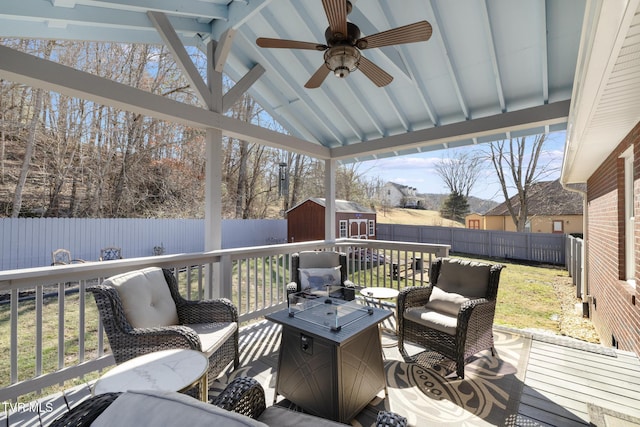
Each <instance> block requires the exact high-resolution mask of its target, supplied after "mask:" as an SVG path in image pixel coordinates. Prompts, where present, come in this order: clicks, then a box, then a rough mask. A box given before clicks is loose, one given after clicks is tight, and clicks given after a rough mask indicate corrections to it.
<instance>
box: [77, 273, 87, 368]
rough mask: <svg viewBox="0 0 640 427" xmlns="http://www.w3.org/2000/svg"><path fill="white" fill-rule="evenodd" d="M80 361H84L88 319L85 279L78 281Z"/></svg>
mask: <svg viewBox="0 0 640 427" xmlns="http://www.w3.org/2000/svg"><path fill="white" fill-rule="evenodd" d="M78 288H79V289H78V293H79V295H78V306H79V308H78V310H79V313H78V317H79V318H78V323H79V325H78V362H79V363H82V362H84V351H85V348H84V344H85V342H84V340H85V337H84V331H85V321H86V317H85V305H86V304H85V294H84V288H85V281H84V280H81V281H80V282H79V283H78Z"/></svg>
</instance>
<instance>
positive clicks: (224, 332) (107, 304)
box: [87, 267, 239, 384]
mask: <svg viewBox="0 0 640 427" xmlns="http://www.w3.org/2000/svg"><path fill="white" fill-rule="evenodd" d="M87 290H88V291H90V292H92V293H93V295H94V297H95V300H96V304H97V306H98V311H99V312H100V317H101V319H102V323H103V325H104V329H105V331H106V333H107V337H108V339H109V345H110V347H111V351H112V352H113V356H114V358H115V360H116V363H122V362H124V361H126V360H129V359H132V358H134V357H137V356H141V355H143V354H147V353H151V352H154V351H159V350H166V349H172V348H187V349H192V350H198V351H202V352H203V353H205V354H206V355H207V357H208V358H209V382H210V384H211V383H212V382H213V381H214V380H215V379H216V377H217V376H218V375H219V374H220V373H221V372H222V371H223V370H224V369H225V368H226V367H227V366H228V365H229V364H230V363H233V367H234V368H237V367H238V363H239V359H238V311H237V309H236V307H235V306H234V305H233V304H232V303H231V301H229V300H227V299H224V298H220V299H214V300H201V301H188V300H185V299H184V298H182V296H180V293H179V291H178V284H177V281H176V278H175V276H174V275H173V273H172V272H171V270H166V269H164V270H163V269H160V268H157V267H150V268H145V269H142V270H135V271H131V272H128V273H124V274H120V275H117V276H113V277H110V278H109V279H107V280H105V281H104V282H103V283H102V284H100V285H96V286H90V287H87Z"/></svg>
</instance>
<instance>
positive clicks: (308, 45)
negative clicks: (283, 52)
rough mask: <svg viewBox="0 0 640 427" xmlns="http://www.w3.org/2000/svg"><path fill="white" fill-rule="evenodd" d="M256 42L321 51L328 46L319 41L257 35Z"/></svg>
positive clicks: (262, 44) (286, 47)
mask: <svg viewBox="0 0 640 427" xmlns="http://www.w3.org/2000/svg"><path fill="white" fill-rule="evenodd" d="M256 44H257V45H258V46H260V47H269V48H279V49H306V50H319V51H323V50H325V49H327V48H328V46H325V45H323V44H321V43H312V42H299V41H296V40H282V39H270V38H267V37H259V38H257V39H256Z"/></svg>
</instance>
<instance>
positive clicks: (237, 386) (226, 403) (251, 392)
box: [211, 377, 266, 419]
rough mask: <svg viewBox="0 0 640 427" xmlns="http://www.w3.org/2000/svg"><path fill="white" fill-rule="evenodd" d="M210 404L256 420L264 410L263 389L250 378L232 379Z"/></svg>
mask: <svg viewBox="0 0 640 427" xmlns="http://www.w3.org/2000/svg"><path fill="white" fill-rule="evenodd" d="M211 403H213V404H214V405H216V406H217V407H219V408H222V409H226V410H227V411H233V412H236V413H238V414H242V415H246V416H248V417H251V418H253V419H257V418H258V417H259V416H260V414H262V412H263V411H264V410H265V408H266V404H265V396H264V389H263V388H262V386H261V385H260V383H259V382H258V381H256V380H255V379H254V378H251V377H238V378H236V379H234V380H233V381H231V382H230V383H229V384H228V385H227V386H226V387H225V389H224V390H222V392H221V393H220V394H219V395H218V396H217V397H216V398H215V399H213V401H212V402H211Z"/></svg>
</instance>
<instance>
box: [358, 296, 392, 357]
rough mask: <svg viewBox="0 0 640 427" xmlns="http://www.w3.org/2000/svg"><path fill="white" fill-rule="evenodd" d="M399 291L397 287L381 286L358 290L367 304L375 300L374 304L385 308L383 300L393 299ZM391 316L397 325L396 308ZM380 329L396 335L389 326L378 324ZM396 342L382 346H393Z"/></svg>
mask: <svg viewBox="0 0 640 427" xmlns="http://www.w3.org/2000/svg"><path fill="white" fill-rule="evenodd" d="M399 293H400V292H399V291H398V290H397V289H393V288H383V287H372V288H364V289H361V290H360V295H362V296H363V297H364V300H365V302H366V303H367V304H371V302H372V301H371V300H376V301H375V304H376V305H377V306H378V307H380V308H385V305H384V304H383V303H382V302H383V301H384V300H391V299H393V300H395V299H396V298H397V297H398V294H399ZM393 318H394V320H395V323H396V326H397V325H398V317H397V313H396V310H393ZM380 330H381V331H384V332H386V333H388V334H391V335H396V331H395V330H393V329H390V328H386V327H384V326H382V325H380ZM396 344H397V343H389V344H385V343H383V344H382V346H383V347H394V346H395V345H396Z"/></svg>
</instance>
